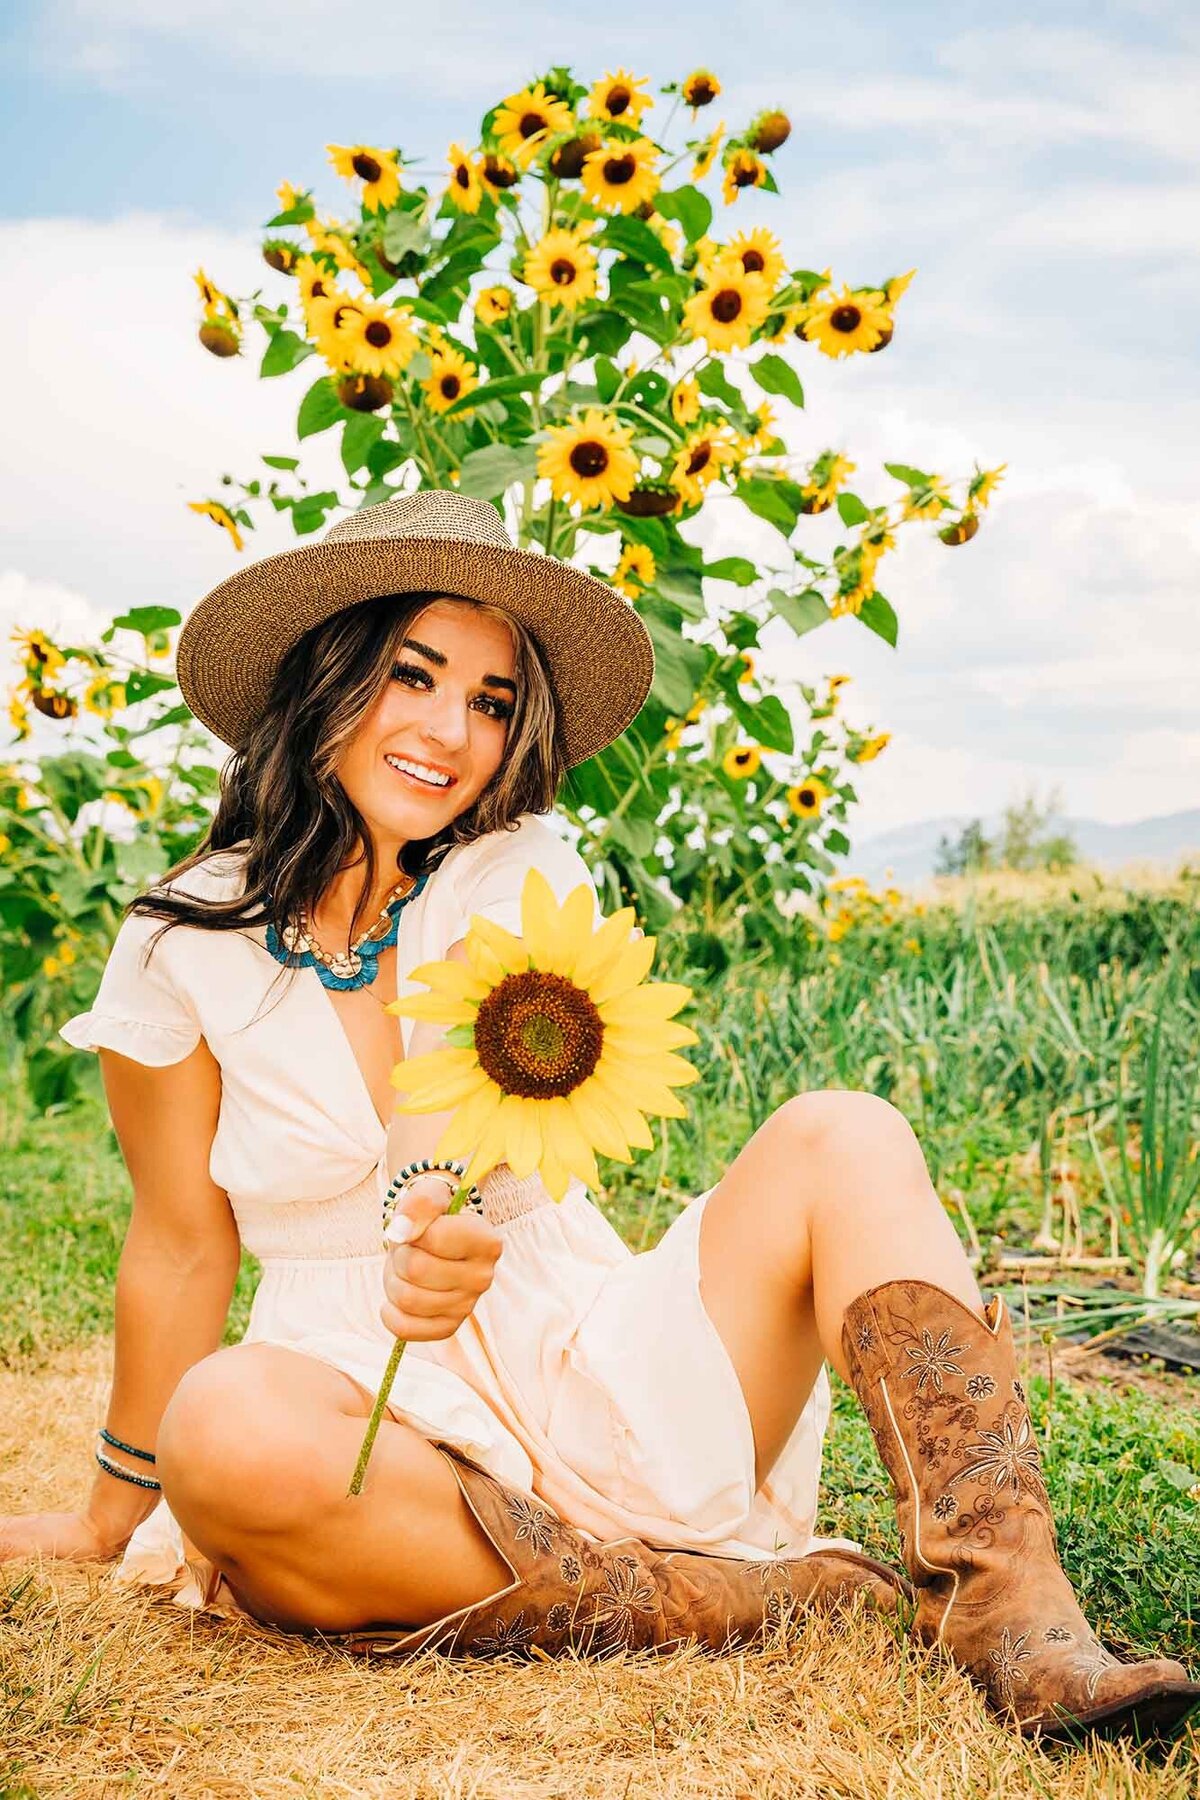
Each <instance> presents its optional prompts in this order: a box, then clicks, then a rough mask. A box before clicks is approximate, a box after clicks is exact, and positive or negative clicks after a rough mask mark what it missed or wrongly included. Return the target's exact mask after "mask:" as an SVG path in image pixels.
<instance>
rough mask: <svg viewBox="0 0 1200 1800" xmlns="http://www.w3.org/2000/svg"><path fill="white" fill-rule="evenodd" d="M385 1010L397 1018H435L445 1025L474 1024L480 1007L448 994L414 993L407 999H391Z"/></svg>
mask: <svg viewBox="0 0 1200 1800" xmlns="http://www.w3.org/2000/svg"><path fill="white" fill-rule="evenodd" d="M383 1010H384V1012H389V1013H391V1014H392V1015H393V1017H395V1018H397V1019H435V1020H438V1021H440V1022H441V1023H442V1024H443V1025H473V1024H474V1023H475V1019H476V1016H477V1014H478V1011H479V1008H478V1007H477V1006H472V1005H471V1003H470V1001H468V1000H452V999H451V998H450V996H449V995H447V994H412V995H410V996H409V998H408V999H407V1000H389V1002H388V1004H387V1005H386V1006H385V1007H384V1009H383Z"/></svg>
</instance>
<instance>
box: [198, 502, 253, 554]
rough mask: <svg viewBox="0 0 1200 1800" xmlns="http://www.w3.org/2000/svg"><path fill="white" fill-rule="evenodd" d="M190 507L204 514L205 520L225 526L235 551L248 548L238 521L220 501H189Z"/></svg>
mask: <svg viewBox="0 0 1200 1800" xmlns="http://www.w3.org/2000/svg"><path fill="white" fill-rule="evenodd" d="M188 507H189V510H190V511H192V512H194V513H202V514H203V515H204V517H205V518H208V519H211V520H212V522H213V524H214V525H222V526H224V528H225V530H226V531H227V532H228V533H229V535H230V537H231V538H232V539H233V547H234V549H235V550H244V549H245V548H246V546H245V544H244V543H243V542H242V534H241V532H240V531H239V530H238V528H237V520H236V519H235V518H234V517H233V515H232V514H231V513H229V512H227V511H226V509H225V507H223V506H222V505H221V503H220V501H219V500H189V501H188Z"/></svg>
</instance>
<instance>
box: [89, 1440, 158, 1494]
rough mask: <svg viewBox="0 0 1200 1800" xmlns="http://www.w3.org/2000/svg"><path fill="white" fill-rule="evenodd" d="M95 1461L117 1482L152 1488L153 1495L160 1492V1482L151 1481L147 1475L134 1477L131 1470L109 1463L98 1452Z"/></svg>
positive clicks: (105, 1457)
mask: <svg viewBox="0 0 1200 1800" xmlns="http://www.w3.org/2000/svg"><path fill="white" fill-rule="evenodd" d="M96 1461H97V1462H98V1463H99V1464H100V1467H101V1468H102V1469H103V1470H104V1471H105V1473H106V1474H108V1475H115V1476H116V1477H117V1479H118V1480H119V1481H132V1483H133V1485H134V1487H140V1488H153V1489H154V1491H155V1493H161V1492H162V1482H161V1481H152V1480H151V1479H150V1477H149V1476H148V1475H135V1474H134V1473H133V1471H132V1470H131V1469H123V1468H121V1466H120V1464H119V1463H115V1462H110V1461H109V1460H108V1458H107V1456H104V1455H102V1454H101V1452H100V1451H99V1450H97V1452H96Z"/></svg>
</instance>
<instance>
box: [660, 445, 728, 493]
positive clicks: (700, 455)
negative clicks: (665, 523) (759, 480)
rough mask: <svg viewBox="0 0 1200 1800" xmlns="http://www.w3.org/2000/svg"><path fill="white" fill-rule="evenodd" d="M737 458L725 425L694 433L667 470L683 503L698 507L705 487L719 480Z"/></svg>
mask: <svg viewBox="0 0 1200 1800" xmlns="http://www.w3.org/2000/svg"><path fill="white" fill-rule="evenodd" d="M735 457H736V447H735V445H734V444H733V443H732V442H731V441H730V439H729V437H728V436H726V435H724V428H723V427H718V428H717V429H716V430H713V429H711V428H709V429H702V430H700V431H693V432H691V433H690V434H689V436H688V437H687V438H686V439H685V440H684V444H683V448H682V450H680V451H678V452H677V453H676V456H675V461H674V462H673V463H672V465H671V468H670V470H669V471H668V476H669V479H670V482H671V485H672V487H674V488H675V489H676V490H677V491H678V492H679V494H680V495H681V496H682V498H683V503H684V505H685V506H699V505H700V504H701V502H702V501H703V499H704V492H705V489H706V488H707V487H709V486H710V485H711V484H712V483H713V482H714V481H718V480H719V479H720V476H721V471H722V470H723V469H724V468H726V467H727V466H728V465H729V464H730V463H732V462H733V461H734V460H735Z"/></svg>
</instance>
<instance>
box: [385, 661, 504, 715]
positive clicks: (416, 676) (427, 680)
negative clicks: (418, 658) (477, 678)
mask: <svg viewBox="0 0 1200 1800" xmlns="http://www.w3.org/2000/svg"><path fill="white" fill-rule="evenodd" d="M392 678H393V680H395V681H402V682H403V683H404V685H405V686H406V687H423V688H431V687H432V686H433V677H432V676H431V675H430V673H429V670H428V669H422V668H419V667H418V665H417V664H416V663H397V664H396V665H395V667H394V668H393V670H392ZM476 698H477V699H478V700H482V702H483V705H484V708H485V709H486V711H487V715H488V717H489V718H490V719H503V720H504V721H505V722H506V723H507V721H508V720H510V719H511V718H512V716H513V711H514V708H513V706H512V703H511V701H508V700H498V699H497V698H496V697H495V695H494V694H478V695H476Z"/></svg>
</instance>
